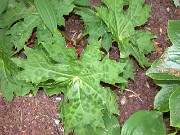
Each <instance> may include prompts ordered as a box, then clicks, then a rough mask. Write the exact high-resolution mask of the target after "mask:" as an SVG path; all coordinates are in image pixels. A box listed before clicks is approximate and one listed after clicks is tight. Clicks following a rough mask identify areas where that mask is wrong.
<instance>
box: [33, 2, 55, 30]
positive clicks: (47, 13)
mask: <svg viewBox="0 0 180 135" xmlns="http://www.w3.org/2000/svg"><path fill="white" fill-rule="evenodd" d="M34 4H35V6H36V9H37V11H38V13H39V15H40V16H41V18H42V20H43V22H44V23H45V24H46V26H47V27H48V28H49V29H50V31H51V32H52V33H54V32H55V31H56V29H57V19H56V13H55V10H54V8H53V5H52V3H51V1H49V0H34Z"/></svg>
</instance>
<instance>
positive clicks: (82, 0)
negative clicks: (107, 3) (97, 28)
mask: <svg viewBox="0 0 180 135" xmlns="http://www.w3.org/2000/svg"><path fill="white" fill-rule="evenodd" d="M74 3H75V4H76V5H80V6H90V5H91V3H90V2H89V0H74Z"/></svg>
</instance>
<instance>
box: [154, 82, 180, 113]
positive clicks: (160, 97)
mask: <svg viewBox="0 0 180 135" xmlns="http://www.w3.org/2000/svg"><path fill="white" fill-rule="evenodd" d="M160 86H161V87H162V89H161V90H160V91H159V92H158V93H157V95H156V97H155V100H154V109H157V110H159V111H161V112H168V111H169V98H170V96H171V94H172V93H173V92H174V91H175V90H176V89H177V87H179V85H170V84H169V85H160Z"/></svg>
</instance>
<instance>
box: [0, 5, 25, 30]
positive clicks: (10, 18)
mask: <svg viewBox="0 0 180 135" xmlns="http://www.w3.org/2000/svg"><path fill="white" fill-rule="evenodd" d="M11 4H12V3H10V5H9V8H8V11H7V12H5V13H4V14H3V15H2V17H1V19H0V28H5V27H8V28H9V27H10V26H11V25H12V24H13V23H14V22H15V21H17V20H20V19H21V18H23V16H24V15H23V14H24V11H25V9H26V7H25V6H24V4H22V3H18V2H15V3H14V4H13V5H11Z"/></svg>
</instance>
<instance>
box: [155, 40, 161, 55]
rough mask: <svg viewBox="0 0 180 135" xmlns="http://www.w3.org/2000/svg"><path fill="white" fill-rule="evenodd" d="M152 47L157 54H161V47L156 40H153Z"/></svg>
mask: <svg viewBox="0 0 180 135" xmlns="http://www.w3.org/2000/svg"><path fill="white" fill-rule="evenodd" d="M154 48H155V50H156V52H157V53H158V54H162V48H161V47H160V46H159V43H158V42H154Z"/></svg>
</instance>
